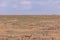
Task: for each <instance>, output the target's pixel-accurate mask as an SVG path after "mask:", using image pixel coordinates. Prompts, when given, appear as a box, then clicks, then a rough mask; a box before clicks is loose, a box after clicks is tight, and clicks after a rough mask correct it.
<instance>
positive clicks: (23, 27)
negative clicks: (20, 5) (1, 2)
mask: <svg viewBox="0 0 60 40" xmlns="http://www.w3.org/2000/svg"><path fill="white" fill-rule="evenodd" d="M0 40H60V15H38V16H37V15H32V16H31V15H29V16H28V15H0Z"/></svg>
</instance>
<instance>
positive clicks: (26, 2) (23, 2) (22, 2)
mask: <svg viewBox="0 0 60 40" xmlns="http://www.w3.org/2000/svg"><path fill="white" fill-rule="evenodd" d="M20 4H31V2H30V1H21V2H20Z"/></svg>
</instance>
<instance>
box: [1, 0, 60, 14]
mask: <svg viewBox="0 0 60 40" xmlns="http://www.w3.org/2000/svg"><path fill="white" fill-rule="evenodd" d="M0 14H60V0H0Z"/></svg>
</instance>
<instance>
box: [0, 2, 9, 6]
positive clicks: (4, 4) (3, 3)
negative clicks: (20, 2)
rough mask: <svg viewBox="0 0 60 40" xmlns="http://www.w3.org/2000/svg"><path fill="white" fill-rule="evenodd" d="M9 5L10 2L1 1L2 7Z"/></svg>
mask: <svg viewBox="0 0 60 40" xmlns="http://www.w3.org/2000/svg"><path fill="white" fill-rule="evenodd" d="M7 5H8V4H7V3H6V2H1V3H0V7H7Z"/></svg>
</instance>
